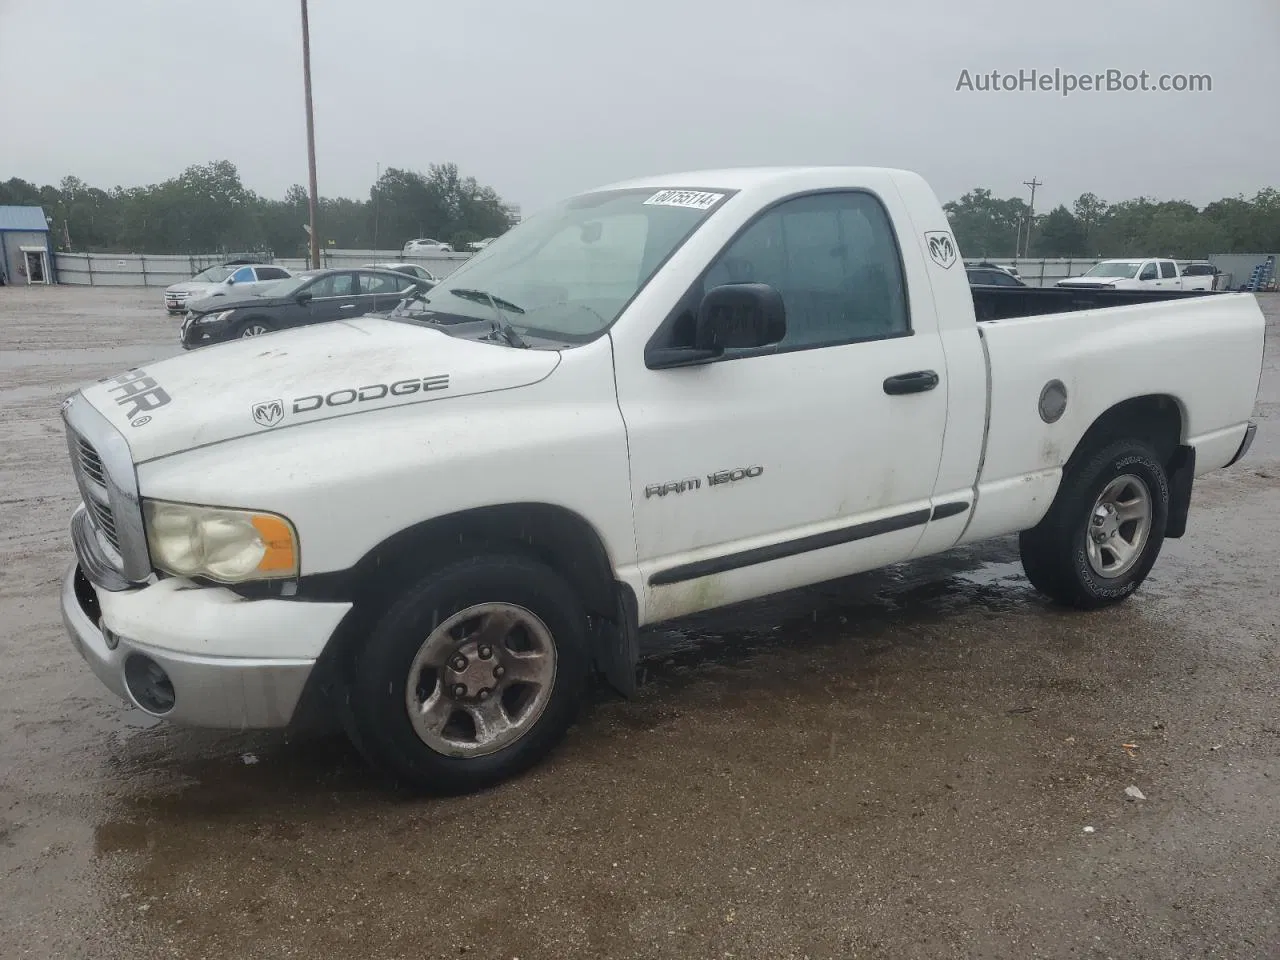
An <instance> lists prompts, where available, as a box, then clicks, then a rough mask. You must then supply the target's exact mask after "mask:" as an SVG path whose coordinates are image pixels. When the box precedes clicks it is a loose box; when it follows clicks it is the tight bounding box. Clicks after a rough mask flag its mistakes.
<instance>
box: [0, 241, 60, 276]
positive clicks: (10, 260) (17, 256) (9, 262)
mask: <svg viewBox="0 0 1280 960" xmlns="http://www.w3.org/2000/svg"><path fill="white" fill-rule="evenodd" d="M22 247H44V248H45V250H46V251H47V250H48V249H49V234H48V233H46V232H45V231H43V230H38V231H37V230H0V261H3V265H2V266H0V269H3V270H4V282H5V283H12V284H14V285H15V286H17V285H19V284H25V283H26V282H27V278H26V276H25V275H24V274H23V273H21V272H19V270H18V268H19V267H20V266H22V262H23V261H22V249H21V248H22ZM54 260H55V258H54V257H52V256H50V257H49V269H50V270H52V271H53V278H52V279H55V280H56V279H57V278H58V273H57V271H58V265H57V264H56V263H55V262H54Z"/></svg>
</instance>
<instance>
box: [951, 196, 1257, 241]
mask: <svg viewBox="0 0 1280 960" xmlns="http://www.w3.org/2000/svg"><path fill="white" fill-rule="evenodd" d="M943 208H944V209H945V210H946V212H947V216H948V218H949V219H950V220H951V229H952V232H954V233H955V235H956V241H957V242H958V243H959V245H960V249H961V251H963V253H964V255H965V256H967V257H978V256H984V257H1015V256H1019V255H1021V254H1023V252H1024V251H1028V253H1027V255H1029V256H1030V257H1033V258H1035V259H1039V258H1041V257H1085V258H1090V257H1131V256H1168V257H1177V258H1179V259H1196V258H1202V257H1206V256H1208V255H1209V254H1214V253H1270V252H1274V251H1276V250H1280V191H1278V190H1276V189H1275V188H1273V187H1268V188H1267V189H1265V190H1260V191H1258V193H1257V194H1256V195H1255V196H1254V197H1253V198H1252V199H1246V198H1245V197H1243V196H1239V197H1227V198H1224V199H1222V200H1216V201H1214V202H1213V203H1210V204H1209V205H1207V206H1206V207H1204V208H1203V209H1201V208H1199V207H1197V206H1196V205H1195V204H1193V203H1188V202H1186V201H1185V200H1155V199H1152V198H1150V197H1139V198H1137V199H1136V200H1121V201H1119V202H1117V203H1107V202H1106V201H1104V200H1101V199H1099V198H1098V197H1097V196H1096V195H1094V194H1092V193H1084V194H1081V195H1080V196H1079V198H1077V199H1076V201H1075V203H1073V204H1072V205H1071V209H1067V207H1066V206H1065V205H1059V206H1056V207H1054V208H1053V209H1052V210H1050V211H1049V212H1048V213H1046V214H1044V215H1040V214H1037V215H1036V217H1035V222H1034V223H1033V224H1031V228H1030V233H1031V235H1030V244H1029V246H1028V242H1027V240H1028V238H1027V229H1028V224H1027V217H1028V214H1029V213H1030V212H1031V211H1030V209H1029V207H1028V205H1027V203H1026V201H1025V200H1022V199H1020V198H1017V197H1013V198H1009V199H1003V200H1002V199H1000V198H998V197H995V196H993V195H992V192H991V191H990V190H985V189H982V188H977V189H974V190H971V191H970V192H968V193H966V194H965V195H964V196H962V197H961V198H960V199H959V200H953V201H951V202H949V203H946V204H943Z"/></svg>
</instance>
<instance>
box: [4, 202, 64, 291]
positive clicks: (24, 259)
mask: <svg viewBox="0 0 1280 960" xmlns="http://www.w3.org/2000/svg"><path fill="white" fill-rule="evenodd" d="M54 279H55V278H54V264H53V247H52V246H51V245H50V243H49V221H48V219H47V218H46V217H45V215H44V208H43V207H6V206H0V283H12V284H19V283H53V282H54Z"/></svg>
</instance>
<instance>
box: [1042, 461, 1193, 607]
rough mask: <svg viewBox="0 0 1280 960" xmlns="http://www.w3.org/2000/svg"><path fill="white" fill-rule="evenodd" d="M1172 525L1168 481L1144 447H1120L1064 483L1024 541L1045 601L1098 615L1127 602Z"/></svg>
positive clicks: (1083, 464) (1084, 464) (1073, 473)
mask: <svg viewBox="0 0 1280 960" xmlns="http://www.w3.org/2000/svg"><path fill="white" fill-rule="evenodd" d="M1168 519H1169V480H1168V477H1167V475H1166V473H1165V469H1164V466H1163V465H1162V464H1161V463H1160V461H1159V460H1158V459H1157V458H1156V456H1155V453H1154V452H1153V451H1152V450H1151V449H1150V448H1149V447H1148V446H1146V445H1145V444H1143V443H1139V442H1136V441H1132V440H1120V441H1116V442H1114V443H1111V444H1109V445H1107V446H1106V447H1105V448H1103V449H1101V450H1099V451H1097V452H1096V453H1094V454H1092V455H1088V456H1086V457H1084V458H1083V459H1082V460H1081V461H1080V462H1079V463H1077V464H1075V465H1074V466H1073V467H1071V469H1070V470H1069V472H1068V473H1067V474H1065V475H1064V476H1063V479H1062V485H1061V486H1060V487H1059V489H1058V495H1057V497H1056V498H1055V499H1054V501H1053V505H1052V506H1051V507H1050V508H1049V512H1048V514H1046V516H1045V517H1044V519H1043V520H1041V521H1040V523H1039V524H1038V525H1037V526H1035V527H1034V528H1032V529H1031V530H1027V531H1024V532H1023V533H1022V534H1021V536H1020V537H1019V543H1018V545H1019V548H1020V551H1021V554H1022V566H1023V569H1024V570H1025V571H1026V573H1027V578H1028V579H1029V580H1030V581H1031V583H1032V584H1033V585H1034V586H1035V587H1036V588H1037V589H1038V590H1040V591H1041V592H1042V593H1045V594H1047V595H1048V596H1049V597H1050V598H1052V599H1053V600H1056V601H1057V602H1059V603H1063V604H1066V605H1068V606H1073V607H1078V608H1080V609H1085V610H1092V609H1097V608H1099V607H1104V606H1108V605H1110V604H1113V603H1118V602H1119V601H1121V600H1123V599H1125V598H1126V597H1128V596H1129V594H1131V593H1133V591H1134V590H1136V589H1138V587H1139V585H1141V583H1142V581H1144V580H1145V579H1146V578H1147V574H1149V573H1150V572H1151V568H1152V566H1154V565H1155V562H1156V557H1157V556H1159V554H1160V548H1161V546H1162V545H1163V544H1164V532H1165V527H1166V525H1167V523H1168Z"/></svg>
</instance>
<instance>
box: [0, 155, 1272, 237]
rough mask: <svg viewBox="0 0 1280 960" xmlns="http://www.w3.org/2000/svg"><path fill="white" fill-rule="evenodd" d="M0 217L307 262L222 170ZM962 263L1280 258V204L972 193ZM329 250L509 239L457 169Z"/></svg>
mask: <svg viewBox="0 0 1280 960" xmlns="http://www.w3.org/2000/svg"><path fill="white" fill-rule="evenodd" d="M0 204H35V205H40V206H43V207H44V210H45V213H46V214H47V215H48V216H50V217H51V218H52V219H53V237H54V241H55V245H56V246H57V247H58V248H59V249H66V241H67V240H68V239H69V240H70V243H71V249H72V250H76V251H86V250H88V251H102V252H111V253H126V252H127V253H216V252H220V251H221V252H228V253H230V252H254V253H265V252H271V253H274V254H275V255H276V256H305V255H306V250H307V237H306V233H305V232H304V230H303V224H305V223H306V222H307V219H308V214H307V191H306V190H305V189H304V188H303V187H301V186H299V185H294V186H292V187H290V188H289V189H288V190H287V191H286V192H285V196H284V199H283V200H273V199H270V198H268V197H263V196H260V195H259V194H257V193H254V192H253V191H252V190H250V189H248V188H247V187H245V186H244V184H243V183H241V181H240V173H239V171H238V170H237V169H236V166H235V164H233V163H231V162H229V161H227V160H219V161H216V162H214V163H208V164H198V165H195V166H191V167H188V168H187V169H186V170H184V171H183V172H182V173H181V174H180V175H178V176H177V177H174V178H172V179H170V180H165V181H164V182H163V183H156V184H151V185H150V186H145V187H119V186H117V187H112V188H111V189H110V190H103V189H100V188H98V187H91V186H89V185H88V184H86V183H85V182H84V181H83V180H81V179H79V178H78V177H64V178H63V179H62V181H61V182H60V183H59V184H58V185H57V186H52V185H46V186H39V187H38V186H36V185H35V184H32V183H28V182H27V181H25V180H20V179H18V178H17V177H14V178H12V179H10V180H6V181H3V182H0ZM944 207H945V209H946V211H947V216H948V217H949V218H950V220H951V228H952V230H953V231H954V233H955V235H956V239H957V241H958V242H959V244H960V249H961V250H962V251H963V252H964V254H965V256H968V257H980V256H984V257H1013V256H1018V255H1020V254H1022V253H1023V251H1024V250H1026V251H1028V254H1029V256H1031V257H1035V258H1039V257H1100V256H1107V257H1123V256H1138V255H1153V254H1154V255H1165V256H1172V257H1179V258H1193V257H1204V256H1207V255H1209V254H1211V253H1265V252H1272V251H1275V250H1280V191H1277V190H1276V189H1274V188H1267V189H1265V190H1261V191H1259V192H1258V193H1257V194H1256V195H1255V196H1254V197H1253V198H1252V199H1246V198H1245V197H1243V196H1239V197H1228V198H1224V199H1222V200H1217V201H1215V202H1213V203H1210V204H1209V205H1208V206H1206V207H1204V208H1203V209H1201V208H1198V207H1196V206H1195V205H1194V204H1192V203H1188V202H1186V201H1183V200H1155V199H1152V198H1149V197H1139V198H1138V199H1136V200H1122V201H1120V202H1117V203H1107V202H1106V201H1104V200H1101V199H1099V198H1098V197H1097V196H1095V195H1094V194H1092V193H1085V194H1081V195H1080V197H1079V198H1078V199H1077V200H1076V201H1075V203H1073V204H1072V206H1071V208H1070V209H1068V208H1067V207H1066V206H1065V205H1060V206H1057V207H1054V208H1053V209H1052V210H1050V211H1049V212H1048V213H1047V214H1043V215H1040V214H1037V215H1036V217H1035V222H1034V223H1033V224H1031V226H1030V243H1029V246H1028V243H1027V229H1028V223H1027V218H1028V214H1029V213H1030V209H1029V208H1028V205H1027V203H1026V201H1025V200H1022V199H1021V198H1018V197H1013V198H1008V199H1000V198H998V197H996V196H994V195H993V194H992V192H991V191H990V190H987V189H984V188H981V187H979V188H975V189H974V190H971V191H969V192H968V193H966V194H965V195H964V196H962V197H961V198H960V199H959V200H953V201H951V202H949V203H946V204H944ZM317 218H318V221H319V231H320V235H321V244H322V245H330V243H331V245H333V246H336V247H339V248H345V249H398V248H399V247H401V246H402V245H403V244H404V242H405V241H406V240H410V239H413V238H415V237H432V238H434V239H437V240H443V241H445V242H448V243H451V244H453V247H454V249H455V250H465V249H466V245H467V244H468V243H471V242H473V241H475V240H480V239H482V238H484V237H492V236H497V235H498V234H500V233H502V232H503V231H505V230H506V229H508V227H510V226H511V224H512V222H513V219H514V217H513V216H512V213H511V210H510V208H509V207H508V206H507V205H506V204H504V203H503V200H502V198H501V197H499V196H498V194H497V192H496V191H495V190H494V189H493V188H492V187H487V186H483V185H481V184H479V183H477V182H476V180H475V178H474V177H464V176H462V175H461V174H460V173H459V172H458V167H457V165H456V164H452V163H443V164H432V165H430V166H429V167H428V168H427V169H426V171H417V170H404V169H398V168H395V167H389V168H388V169H387V170H386V171H385V172H384V173H383V174H382V175H381V176H380V177H379V178H378V180H377V182H376V183H374V184H373V186H372V187H371V188H370V190H369V196H368V198H367V199H361V200H353V199H347V198H343V197H336V198H331V197H322V198H321V199H320V208H319V210H318V212H317Z"/></svg>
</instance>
